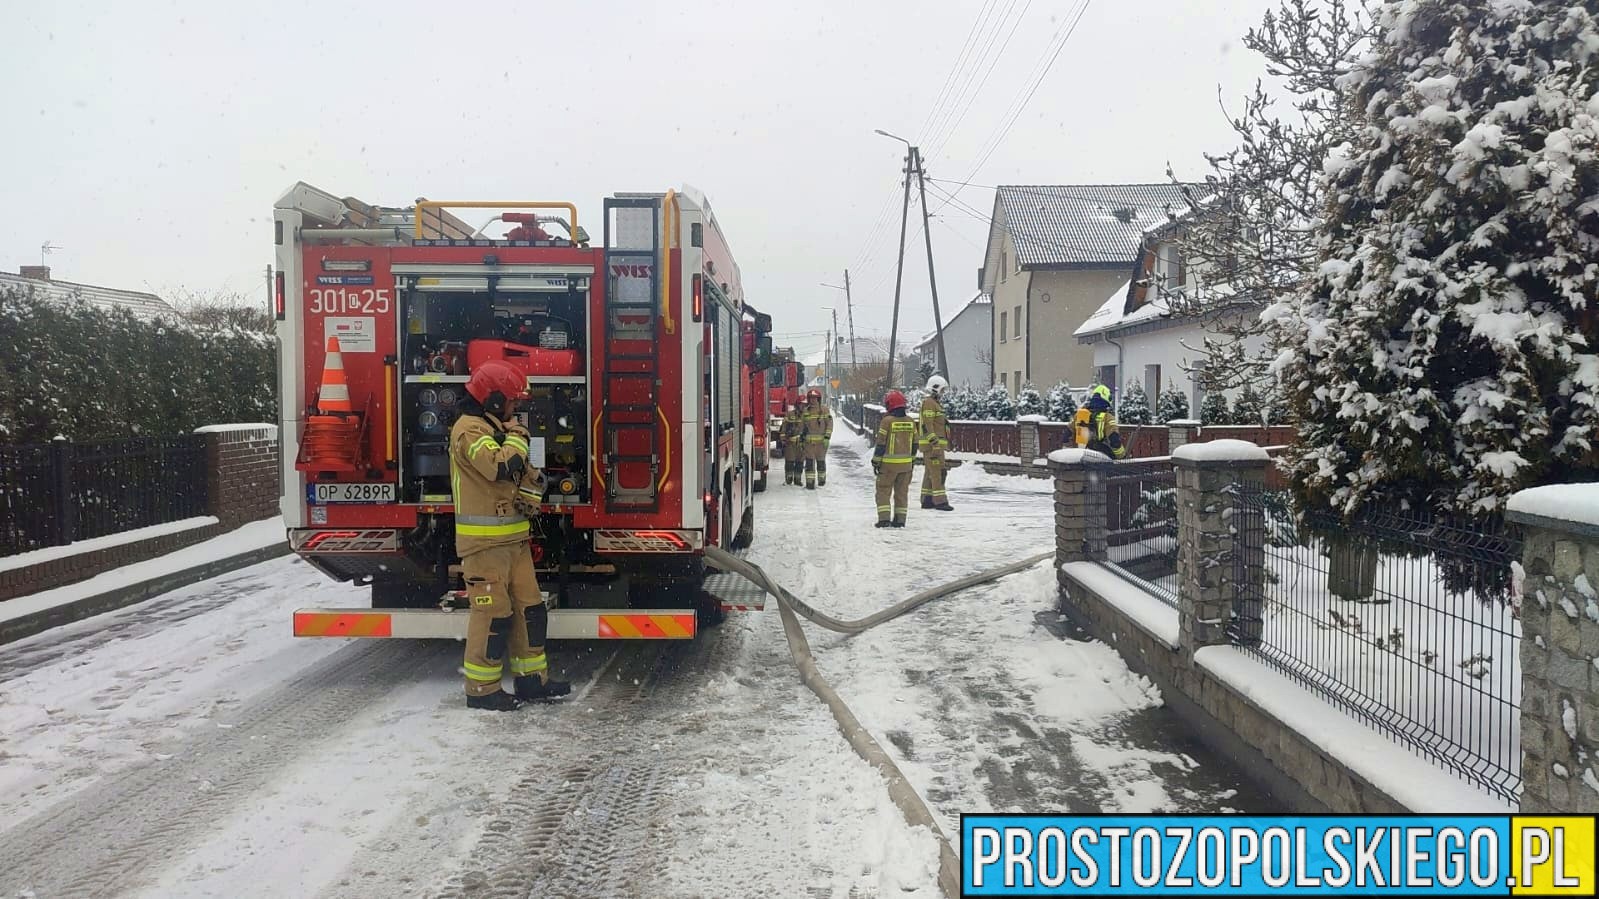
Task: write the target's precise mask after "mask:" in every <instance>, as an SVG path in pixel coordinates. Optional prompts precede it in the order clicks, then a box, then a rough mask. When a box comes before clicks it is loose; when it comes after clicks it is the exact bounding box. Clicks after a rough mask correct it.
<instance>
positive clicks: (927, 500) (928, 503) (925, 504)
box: [922, 493, 933, 509]
mask: <svg viewBox="0 0 1599 899" xmlns="http://www.w3.org/2000/svg"><path fill="white" fill-rule="evenodd" d="M922 508H924V509H931V508H933V498H932V497H931V496H929V495H927V494H925V493H924V494H922Z"/></svg>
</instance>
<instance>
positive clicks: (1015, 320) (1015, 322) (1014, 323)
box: [1011, 306, 1022, 337]
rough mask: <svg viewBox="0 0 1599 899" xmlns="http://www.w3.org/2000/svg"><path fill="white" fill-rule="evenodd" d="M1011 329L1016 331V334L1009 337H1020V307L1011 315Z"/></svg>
mask: <svg viewBox="0 0 1599 899" xmlns="http://www.w3.org/2000/svg"><path fill="white" fill-rule="evenodd" d="M1011 327H1013V328H1015V329H1016V333H1015V334H1013V335H1011V336H1013V337H1021V336H1022V307H1020V306H1017V307H1016V310H1015V311H1014V312H1012V313H1011Z"/></svg>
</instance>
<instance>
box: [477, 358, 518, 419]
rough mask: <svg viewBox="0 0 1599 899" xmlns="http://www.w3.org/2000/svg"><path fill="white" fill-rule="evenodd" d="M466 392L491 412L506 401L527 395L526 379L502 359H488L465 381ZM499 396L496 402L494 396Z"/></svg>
mask: <svg viewBox="0 0 1599 899" xmlns="http://www.w3.org/2000/svg"><path fill="white" fill-rule="evenodd" d="M466 392H467V393H470V394H472V399H475V400H477V401H478V402H479V403H481V404H482V405H483V408H484V409H488V410H489V411H493V410H494V409H496V408H499V407H500V406H501V404H503V403H504V402H506V401H507V400H514V399H521V398H522V397H524V396H526V395H527V377H526V376H525V375H523V374H522V373H521V372H520V371H517V370H516V367H515V366H513V365H512V364H511V363H509V362H506V361H504V360H503V359H490V360H489V361H487V362H485V363H483V364H482V365H479V366H478V367H477V368H475V369H473V370H472V377H471V378H469V379H467V382H466ZM496 394H498V395H499V399H498V400H496V399H495V398H494V397H495V395H496Z"/></svg>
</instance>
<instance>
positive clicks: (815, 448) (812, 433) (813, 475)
mask: <svg viewBox="0 0 1599 899" xmlns="http://www.w3.org/2000/svg"><path fill="white" fill-rule="evenodd" d="M805 399H806V404H805V421H804V425H805V489H806V490H815V489H816V488H817V487H826V486H827V448H828V447H829V446H830V445H832V442H833V414H832V413H831V412H828V411H827V405H826V404H824V403H823V402H822V392H821V391H820V390H817V389H816V388H814V387H812V388H811V392H810V393H808V394H806V397H805Z"/></svg>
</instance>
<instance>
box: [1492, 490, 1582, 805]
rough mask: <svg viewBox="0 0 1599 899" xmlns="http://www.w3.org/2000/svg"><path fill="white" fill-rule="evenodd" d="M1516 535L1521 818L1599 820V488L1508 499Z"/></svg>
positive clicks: (1525, 494) (1529, 493) (1534, 493)
mask: <svg viewBox="0 0 1599 899" xmlns="http://www.w3.org/2000/svg"><path fill="white" fill-rule="evenodd" d="M1506 517H1507V518H1508V519H1509V520H1510V521H1512V522H1514V523H1516V524H1519V525H1521V527H1522V552H1521V557H1522V563H1521V564H1522V569H1523V571H1524V572H1525V577H1524V579H1523V583H1522V587H1521V778H1522V788H1521V811H1523V812H1527V813H1544V812H1548V813H1560V814H1583V815H1591V814H1594V813H1596V812H1599V667H1596V666H1599V595H1596V593H1595V591H1596V590H1599V484H1559V485H1552V486H1546V487H1534V488H1532V489H1530V490H1523V491H1521V492H1519V493H1517V494H1516V495H1514V496H1512V497H1511V498H1510V506H1509V511H1508V512H1507V514H1506Z"/></svg>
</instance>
